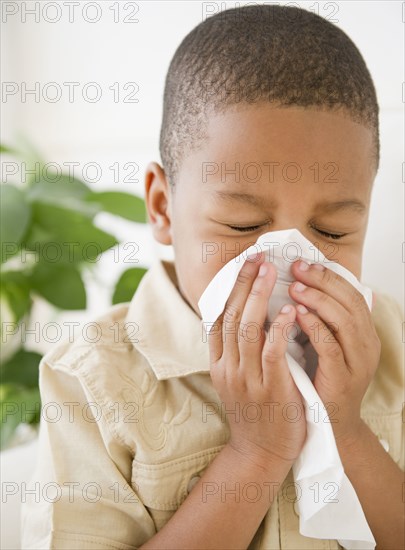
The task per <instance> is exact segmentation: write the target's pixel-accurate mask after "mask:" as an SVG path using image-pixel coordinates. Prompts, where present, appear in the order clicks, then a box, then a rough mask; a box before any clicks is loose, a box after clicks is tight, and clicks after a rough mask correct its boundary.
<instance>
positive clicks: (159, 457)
mask: <svg viewBox="0 0 405 550" xmlns="http://www.w3.org/2000/svg"><path fill="white" fill-rule="evenodd" d="M372 315H373V319H374V322H375V325H376V329H377V332H378V335H379V338H380V340H381V343H382V353H381V361H380V365H379V368H378V370H377V372H376V375H375V377H374V379H373V381H372V382H371V384H370V386H369V388H368V390H367V393H366V396H365V398H364V400H363V404H362V417H363V418H364V420H365V421H366V422H367V424H368V425H369V426H370V428H371V429H372V430H373V432H374V433H375V434H376V435H377V436H378V437H379V438H380V439H381V441H382V444H384V446H386V447H387V448H388V452H389V453H390V455H391V456H392V458H393V459H394V460H395V461H396V462H397V463H398V464H399V466H400V467H401V468H402V469H404V431H403V426H404V424H403V423H402V413H403V409H402V407H403V396H404V370H403V351H402V345H401V344H402V322H403V313H402V311H401V309H400V307H399V305H398V304H397V302H395V300H394V299H393V298H391V297H390V296H388V295H386V294H381V293H377V301H376V304H375V306H374V308H373V311H372ZM93 328H94V330H93V331H91V330H88V331H87V333H86V334H81V335H80V337H79V338H77V339H76V340H75V341H74V342H73V343H69V342H68V341H65V342H63V343H61V344H59V345H57V346H55V347H54V348H53V349H52V350H51V351H50V352H48V353H47V354H46V355H45V356H44V358H43V359H42V361H41V365H40V389H41V396H42V418H41V426H40V439H39V457H38V464H37V467H36V470H35V473H34V475H33V477H32V479H31V481H30V483H29V484H27V491H26V492H27V493H28V490H32V491H33V493H32V494H31V495H29V494H27V496H26V503H25V504H23V520H22V521H23V524H22V525H23V539H22V546H23V548H27V549H28V548H36V549H41V550H44V549H48V548H49V549H51V548H52V549H54V548H64V549H69V550H72V549H78V548H80V549H84V548H85V549H97V550H101V549H109V550H111V549H133V548H137V547H139V546H141V545H142V544H143V543H145V542H146V541H148V540H149V539H150V538H151V537H153V535H154V534H155V533H156V532H157V531H158V530H159V529H161V528H162V526H163V525H165V523H166V522H167V521H168V520H169V519H170V517H171V516H172V515H173V514H174V513H175V512H176V510H177V509H178V507H179V506H180V505H181V504H182V502H183V501H184V499H185V498H186V497H187V495H188V493H189V492H190V490H191V489H192V487H193V485H194V484H195V482H196V481H198V479H199V477H200V476H201V475H202V474H203V472H204V471H205V469H206V468H207V467H208V465H209V464H210V462H211V461H212V460H213V459H214V458H215V457H216V456H217V454H218V453H219V452H220V451H221V449H222V448H223V446H224V445H225V443H226V442H227V439H228V437H229V429H228V425H227V424H226V422H223V421H222V420H221V415H220V412H219V411H220V408H219V404H220V400H219V397H218V395H217V393H216V392H215V390H214V388H213V385H212V383H211V378H210V375H209V349H208V343H207V342H206V337H205V332H204V329H203V325H202V321H201V320H200V319H199V317H198V316H197V315H196V313H195V312H194V311H193V310H192V309H191V308H190V306H189V305H188V304H187V303H186V302H185V301H184V299H183V298H182V297H181V295H180V293H179V291H178V290H177V287H176V277H175V271H174V266H173V264H172V263H170V262H165V261H160V260H158V261H156V262H155V263H154V265H153V266H152V267H151V268H150V269H149V271H148V272H147V273H146V274H145V276H144V278H143V279H142V281H141V283H140V285H139V287H138V290H137V291H136V293H135V294H134V297H133V299H132V301H131V302H130V303H125V304H118V305H115V306H112V307H111V308H110V309H109V310H108V311H107V312H106V314H105V315H103V316H102V317H100V318H99V319H97V320H96V322H95V324H94V326H93ZM215 410H217V411H218V413H217V414H216V413H215ZM242 490H243V488H242V489H241V491H242ZM204 496H205V498H206V502H207V505H209V494H208V493H207V494H206V495H204ZM294 499H295V491H294V485H293V477H292V470H290V472H289V474H288V476H287V478H286V479H285V481H284V483H283V485H282V486H281V488H280V489H279V491H278V494H277V497H276V499H275V501H274V502H273V504H272V505H271V506H270V507H269V511H268V513H267V515H266V516H265V518H264V520H263V522H262V524H261V526H260V528H259V530H258V531H257V533H256V535H255V537H254V539H253V541H252V543H251V545H250V546H249V548H250V549H277V550H278V549H294V550H297V549H300V550H301V549H311V550H316V549H339V548H341V546H340V545H339V544H338V543H337V542H336V541H333V540H320V539H312V538H308V537H303V536H302V535H300V533H299V518H298V515H297V506H296V502H294ZM184 527H185V529H192V525H185V526H184Z"/></svg>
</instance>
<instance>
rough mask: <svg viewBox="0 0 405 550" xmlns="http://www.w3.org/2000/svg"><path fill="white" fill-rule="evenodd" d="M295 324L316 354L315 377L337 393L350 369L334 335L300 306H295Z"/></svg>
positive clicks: (315, 316)
mask: <svg viewBox="0 0 405 550" xmlns="http://www.w3.org/2000/svg"><path fill="white" fill-rule="evenodd" d="M296 310H297V322H298V324H299V325H300V327H301V329H302V330H303V331H304V332H305V334H307V336H308V338H309V340H310V343H311V344H312V346H313V348H314V349H315V351H316V353H317V354H318V367H317V372H316V376H317V377H318V378H322V379H324V380H326V381H327V383H326V384H327V387H329V388H330V389H331V390H332V389H333V388H334V391H335V392H336V391H338V388H339V387H340V388H341V389H342V386H341V384H342V382H343V381H345V380H347V376H348V375H349V374H350V372H351V369H350V366H349V365H348V364H347V361H346V358H345V356H344V353H343V350H342V347H341V346H340V344H339V342H338V340H337V339H336V338H335V334H334V333H333V331H332V330H331V329H330V327H328V326H327V325H326V324H325V323H324V322H323V321H322V319H320V318H319V317H318V315H316V314H315V313H313V312H311V311H309V310H308V309H307V308H306V307H305V306H304V307H303V306H302V304H299V305H297V306H296Z"/></svg>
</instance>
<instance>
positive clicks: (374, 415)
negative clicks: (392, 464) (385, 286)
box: [361, 288, 405, 469]
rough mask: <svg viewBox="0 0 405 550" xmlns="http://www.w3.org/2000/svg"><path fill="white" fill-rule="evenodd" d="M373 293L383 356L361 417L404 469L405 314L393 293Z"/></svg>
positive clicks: (370, 386)
mask: <svg viewBox="0 0 405 550" xmlns="http://www.w3.org/2000/svg"><path fill="white" fill-rule="evenodd" d="M372 290H373V292H374V295H375V304H374V306H373V309H372V312H371V314H372V319H373V322H374V326H375V329H376V332H377V334H378V337H379V339H380V342H381V353H380V359H379V364H378V368H377V370H376V372H375V374H374V377H373V379H372V381H371V383H370V385H369V387H368V388H367V391H366V394H365V396H364V399H363V402H362V406H361V416H362V418H363V419H364V420H365V421H366V423H367V424H368V425H369V427H370V428H371V429H372V430H373V432H374V433H375V434H376V435H377V436H378V437H379V439H380V441H385V442H386V444H387V446H388V448H389V453H390V455H391V456H392V458H393V459H394V460H395V461H396V462H397V463H398V464H399V465H400V467H401V468H402V469H403V468H404V465H405V455H404V450H403V449H402V447H403V439H404V426H405V425H404V423H403V414H404V411H403V407H404V403H403V401H404V400H403V396H404V391H405V380H404V353H403V341H402V330H403V322H404V313H403V309H402V308H401V306H400V304H399V303H398V302H397V300H396V299H395V298H394V297H392V296H391V295H390V294H388V293H384V292H380V291H379V290H377V289H374V288H373V289H372Z"/></svg>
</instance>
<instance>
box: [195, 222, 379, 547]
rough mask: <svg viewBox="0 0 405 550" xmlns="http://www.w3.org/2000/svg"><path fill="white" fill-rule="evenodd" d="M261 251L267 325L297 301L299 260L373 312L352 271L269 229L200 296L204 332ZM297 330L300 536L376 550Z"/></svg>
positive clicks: (313, 361)
mask: <svg viewBox="0 0 405 550" xmlns="http://www.w3.org/2000/svg"><path fill="white" fill-rule="evenodd" d="M259 251H264V252H265V259H266V260H267V261H271V262H272V263H274V265H275V266H276V268H277V272H278V276H277V281H276V284H275V287H274V289H273V292H272V295H271V297H270V300H269V307H268V314H267V321H269V322H270V323H271V322H273V321H274V319H275V317H276V316H277V315H278V313H279V311H280V309H281V307H282V306H283V305H284V304H285V303H293V304H294V303H295V302H294V301H293V300H292V299H291V298H290V296H289V294H288V286H289V285H290V283H291V282H293V281H294V280H295V279H294V277H293V275H292V274H291V265H292V263H293V262H294V261H295V260H297V259H298V258H303V259H305V260H306V261H307V262H308V263H310V264H311V263H322V264H323V265H324V266H325V267H326V268H328V269H330V270H332V271H334V272H335V273H337V274H338V275H340V276H341V277H343V278H345V279H346V280H347V281H348V282H349V283H351V284H352V285H353V286H354V287H355V288H356V289H357V290H358V291H359V292H360V293H361V294H362V295H363V296H364V298H365V301H366V303H367V305H368V307H369V309H370V310H371V308H372V291H371V289H369V288H367V287H365V286H363V285H362V284H361V283H360V282H359V281H358V280H357V278H356V277H355V276H354V275H353V273H351V272H350V271H349V270H347V269H346V268H344V267H343V266H341V265H340V264H338V263H336V262H331V261H330V260H328V259H327V258H326V257H325V256H324V255H323V254H322V252H321V251H319V250H318V248H317V247H315V246H314V245H313V244H312V243H311V242H310V241H309V240H308V239H306V238H305V237H304V236H303V235H302V233H300V232H299V231H298V230H297V229H287V230H284V231H272V232H269V233H265V234H264V235H261V236H260V237H259V239H258V240H257V241H256V243H255V244H254V245H252V246H250V247H249V248H247V249H246V250H245V251H244V252H243V253H242V254H240V255H239V256H237V257H236V258H234V259H233V260H231V261H230V262H228V263H227V264H226V265H225V266H224V267H223V268H222V269H221V270H220V271H219V272H218V273H217V274H216V275H215V277H214V278H213V279H212V281H211V282H210V283H209V285H208V286H207V288H206V289H205V291H204V292H203V294H202V296H201V298H200V300H199V302H198V307H199V309H200V312H201V317H202V320H203V323H204V326H205V330H206V331H207V332H208V333H209V332H210V329H211V326H212V324H213V323H214V322H215V321H216V319H217V318H218V317H219V315H220V314H221V313H222V311H223V310H224V307H225V304H226V301H227V299H228V298H229V295H230V293H231V290H232V288H233V286H234V284H235V281H236V279H237V276H238V273H239V271H240V270H241V268H242V266H243V264H244V262H245V260H246V258H247V257H248V256H253V257H254V256H255V255H256V254H257V253H258V252H259ZM295 326H296V329H297V333H296V334H297V336H296V338H295V339H294V341H291V342H289V343H288V348H287V353H286V358H287V362H288V366H289V369H290V373H291V376H292V377H293V379H294V382H295V383H296V385H297V387H298V389H299V390H300V392H301V395H302V397H303V401H304V406H305V414H306V420H307V438H306V441H305V443H304V446H303V448H302V450H301V453H300V455H299V457H298V459H297V460H296V461H295V463H294V465H293V474H294V480H295V483H296V484H297V485H299V489H300V490H299V491H298V490H297V489H298V488H297V487H296V490H297V504H298V510H299V518H300V523H299V530H300V533H301V534H302V535H304V536H307V537H313V538H320V539H332V540H338V542H339V543H340V544H341V545H342V546H343V547H344V548H346V549H347V550H359V549H362V550H374V548H375V544H376V541H375V539H374V537H373V534H372V532H371V530H370V527H369V525H368V523H367V520H366V517H365V515H364V512H363V509H362V507H361V504H360V501H359V499H358V497H357V495H356V492H355V490H354V488H353V486H352V484H351V483H350V481H349V479H348V477H347V476H346V474H345V473H344V470H343V466H342V462H341V460H340V457H339V453H338V449H337V447H336V441H335V438H334V435H333V430H332V426H331V424H330V421H329V418H328V415H327V412H326V410H325V407H324V406H323V403H322V401H321V398H320V397H319V395H318V393H317V391H316V390H315V387H314V385H313V384H312V381H311V380H313V376H314V374H315V370H316V365H317V360H318V356H317V354H316V352H315V350H314V348H313V346H312V345H311V344H310V342H309V340H308V337H307V336H306V335H305V333H304V332H303V331H302V330H301V329H300V328H299V325H298V324H297V323H295ZM290 338H291V336H290ZM298 493H301V494H298Z"/></svg>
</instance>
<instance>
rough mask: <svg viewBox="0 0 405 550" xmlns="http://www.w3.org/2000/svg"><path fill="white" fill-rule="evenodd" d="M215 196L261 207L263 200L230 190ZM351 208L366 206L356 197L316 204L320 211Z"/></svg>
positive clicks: (361, 210) (362, 208)
mask: <svg viewBox="0 0 405 550" xmlns="http://www.w3.org/2000/svg"><path fill="white" fill-rule="evenodd" d="M215 194H216V196H217V197H219V198H221V199H223V200H225V201H239V202H244V203H249V204H253V206H258V207H260V208H263V203H264V200H263V198H262V197H256V196H255V195H250V194H249V193H238V192H230V191H219V190H217V191H215ZM274 205H275V201H271V203H270V205H269V206H270V207H272V206H274ZM345 209H351V210H356V211H357V212H364V211H365V210H366V206H365V205H364V204H363V203H362V202H361V201H359V200H357V199H346V200H342V201H335V202H327V201H324V202H321V203H319V204H317V205H316V210H318V211H320V212H336V211H339V210H345Z"/></svg>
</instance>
